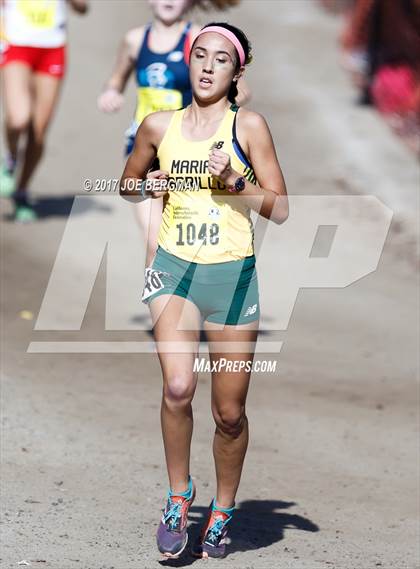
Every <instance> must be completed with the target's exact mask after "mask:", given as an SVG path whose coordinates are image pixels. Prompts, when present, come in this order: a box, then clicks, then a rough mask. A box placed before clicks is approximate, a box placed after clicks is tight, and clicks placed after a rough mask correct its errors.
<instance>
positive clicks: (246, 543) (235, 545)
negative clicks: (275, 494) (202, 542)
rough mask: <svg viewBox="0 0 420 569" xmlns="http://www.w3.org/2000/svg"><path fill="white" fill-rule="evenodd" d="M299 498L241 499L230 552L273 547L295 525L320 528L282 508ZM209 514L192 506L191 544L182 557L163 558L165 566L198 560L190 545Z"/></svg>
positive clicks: (234, 522) (304, 529) (299, 528)
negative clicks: (285, 499) (190, 550)
mask: <svg viewBox="0 0 420 569" xmlns="http://www.w3.org/2000/svg"><path fill="white" fill-rule="evenodd" d="M295 505H296V503H295V502H282V501H281V500H246V501H244V502H240V504H239V505H238V507H237V509H236V510H235V515H234V518H233V523H232V526H231V529H230V531H229V537H230V539H231V543H230V544H229V545H228V546H227V555H226V558H227V557H229V555H231V554H232V553H236V552H238V551H250V550H252V551H255V550H257V549H262V548H264V547H269V546H270V545H273V544H275V543H278V542H280V541H281V540H282V539H284V530H286V529H295V530H301V531H309V532H317V531H319V527H318V526H317V525H316V524H315V523H314V522H312V521H311V520H309V519H308V518H304V517H303V516H299V515H296V514H289V513H287V512H282V511H279V510H286V509H288V508H291V507H292V506H295ZM206 515H207V508H203V507H201V506H192V507H191V508H190V518H191V520H192V523H191V524H190V526H189V528H188V533H189V544H188V546H187V550H186V552H185V553H184V554H183V555H182V556H181V557H180V558H179V559H164V560H161V561H159V563H160V565H162V566H164V567H186V566H188V565H192V564H193V563H194V561H199V559H196V558H194V557H192V556H191V554H190V552H189V546H190V545H191V544H193V543H194V541H195V540H196V538H197V537H198V535H199V533H200V528H201V525H202V523H203V522H204V519H205V517H206Z"/></svg>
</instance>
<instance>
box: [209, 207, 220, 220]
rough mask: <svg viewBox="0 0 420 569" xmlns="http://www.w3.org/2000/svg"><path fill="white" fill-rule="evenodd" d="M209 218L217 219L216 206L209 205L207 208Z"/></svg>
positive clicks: (218, 212) (218, 213) (218, 214)
mask: <svg viewBox="0 0 420 569" xmlns="http://www.w3.org/2000/svg"><path fill="white" fill-rule="evenodd" d="M209 217H210V219H218V218H219V217H220V210H219V208H218V207H211V208H210V209H209Z"/></svg>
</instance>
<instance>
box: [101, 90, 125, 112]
mask: <svg viewBox="0 0 420 569" xmlns="http://www.w3.org/2000/svg"><path fill="white" fill-rule="evenodd" d="M123 103H124V95H123V94H122V93H120V92H119V91H117V89H114V88H112V87H110V88H108V89H106V90H105V91H104V92H103V93H102V94H101V95H99V97H98V108H99V110H100V111H102V112H104V113H115V112H116V111H119V110H120V109H121V107H122V105H123Z"/></svg>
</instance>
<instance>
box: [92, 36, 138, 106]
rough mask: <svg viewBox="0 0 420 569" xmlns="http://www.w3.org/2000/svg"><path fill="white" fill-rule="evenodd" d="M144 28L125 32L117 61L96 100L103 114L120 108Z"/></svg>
mask: <svg viewBox="0 0 420 569" xmlns="http://www.w3.org/2000/svg"><path fill="white" fill-rule="evenodd" d="M143 35H144V27H140V28H135V29H133V30H130V31H129V32H127V33H126V34H125V36H124V38H123V40H122V42H121V43H120V46H119V48H118V53H117V59H116V62H115V64H114V68H113V70H112V73H111V76H110V77H109V79H108V80H107V82H106V84H105V88H104V90H103V92H102V93H101V95H100V96H99V98H98V107H99V109H100V110H101V111H104V112H114V111H117V110H119V109H120V108H121V106H122V104H123V102H124V98H123V96H122V93H123V92H124V90H125V87H126V85H127V81H128V79H129V77H130V75H131V73H132V71H133V69H134V65H135V62H136V57H137V53H138V50H139V49H140V45H141V42H142V40H143Z"/></svg>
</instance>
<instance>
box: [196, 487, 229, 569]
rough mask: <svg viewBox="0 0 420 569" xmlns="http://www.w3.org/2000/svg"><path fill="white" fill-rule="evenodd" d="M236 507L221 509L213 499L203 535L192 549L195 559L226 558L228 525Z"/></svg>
mask: <svg viewBox="0 0 420 569" xmlns="http://www.w3.org/2000/svg"><path fill="white" fill-rule="evenodd" d="M234 510H235V505H233V507H232V508H219V507H218V506H217V505H216V498H213V500H212V502H211V504H210V506H209V513H208V516H207V520H206V522H205V524H204V526H203V529H202V531H201V534H200V536H199V538H198V539H197V541H196V542H195V544H194V546H193V548H192V549H191V553H192V555H194V557H201V558H203V559H204V558H208V557H224V556H225V554H226V538H227V533H228V527H227V526H228V524H229V523H230V521H231V520H232V517H233V512H234Z"/></svg>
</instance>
